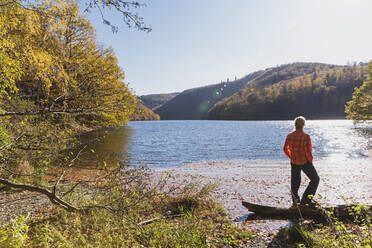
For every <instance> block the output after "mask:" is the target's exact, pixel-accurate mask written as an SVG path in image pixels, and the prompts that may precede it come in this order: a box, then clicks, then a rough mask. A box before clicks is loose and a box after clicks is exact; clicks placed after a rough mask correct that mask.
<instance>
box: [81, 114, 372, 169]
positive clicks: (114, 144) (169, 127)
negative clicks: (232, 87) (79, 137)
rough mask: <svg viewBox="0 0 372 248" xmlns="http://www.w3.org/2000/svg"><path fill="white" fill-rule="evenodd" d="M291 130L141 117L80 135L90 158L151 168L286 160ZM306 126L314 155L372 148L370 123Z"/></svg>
mask: <svg viewBox="0 0 372 248" xmlns="http://www.w3.org/2000/svg"><path fill="white" fill-rule="evenodd" d="M291 131H293V121H208V120H195V121H194V120H185V121H142V122H129V124H128V125H127V126H124V127H119V128H113V129H109V130H106V131H102V130H101V131H95V132H91V133H89V134H88V135H86V136H85V137H86V138H85V139H87V140H92V138H95V140H94V142H93V143H92V145H91V147H90V148H91V149H93V150H94V151H95V152H94V156H95V157H104V156H108V154H114V153H115V154H119V155H120V160H122V161H125V163H128V164H130V165H136V164H140V163H144V164H147V165H148V166H149V167H150V168H151V167H152V168H154V167H174V166H181V165H184V164H185V163H193V162H202V161H216V160H229V161H274V162H275V161H278V162H279V161H287V158H286V157H285V155H284V153H283V150H282V149H283V144H284V140H285V138H286V135H287V134H288V133H289V132H291ZM305 131H306V132H307V133H309V134H310V135H311V138H312V144H313V155H314V159H315V160H317V159H330V160H332V161H333V162H337V161H339V160H345V159H360V158H365V157H368V156H369V155H368V154H369V152H370V150H371V148H372V125H371V124H358V125H354V124H353V122H352V121H349V120H315V121H311V120H310V121H307V123H306V127H305ZM103 135H105V137H106V138H105V139H103V140H102V139H99V138H100V137H102V136H103ZM87 137H88V138H87ZM96 138H97V139H96Z"/></svg>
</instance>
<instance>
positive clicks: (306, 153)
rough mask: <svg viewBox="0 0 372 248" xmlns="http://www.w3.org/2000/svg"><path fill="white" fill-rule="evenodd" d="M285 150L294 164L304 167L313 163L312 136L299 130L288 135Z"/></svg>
mask: <svg viewBox="0 0 372 248" xmlns="http://www.w3.org/2000/svg"><path fill="white" fill-rule="evenodd" d="M283 150H284V153H285V155H287V157H288V158H290V159H291V163H293V164H296V165H304V164H306V163H307V162H313V155H312V153H311V152H312V146H311V139H310V135H308V134H307V133H305V132H304V131H303V130H300V129H297V130H296V131H294V132H292V133H290V134H288V136H287V138H286V140H285V144H284V148H283Z"/></svg>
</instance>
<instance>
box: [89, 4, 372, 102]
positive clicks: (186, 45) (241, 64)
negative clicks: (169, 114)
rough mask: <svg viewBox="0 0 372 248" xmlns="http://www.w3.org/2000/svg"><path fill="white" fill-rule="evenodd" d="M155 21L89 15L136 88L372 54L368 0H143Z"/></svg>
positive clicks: (178, 87)
mask: <svg viewBox="0 0 372 248" xmlns="http://www.w3.org/2000/svg"><path fill="white" fill-rule="evenodd" d="M140 2H142V3H146V4H147V7H144V8H140V9H138V10H137V12H138V13H139V14H140V15H141V16H143V17H144V19H145V22H146V23H148V24H151V25H152V27H153V31H152V32H151V33H144V32H140V31H136V30H135V29H128V28H127V27H126V26H125V25H124V24H123V23H122V21H121V19H120V15H118V14H116V13H114V12H109V11H106V12H105V13H104V15H105V18H106V19H108V20H109V21H111V22H112V23H114V24H116V25H118V26H119V32H118V33H116V34H113V33H112V32H111V29H110V28H109V27H108V26H107V25H103V24H102V19H101V17H100V15H99V14H98V13H97V12H93V13H92V14H91V15H89V18H90V19H91V21H92V24H93V26H94V27H95V28H96V32H97V39H98V41H99V42H100V43H103V44H104V45H106V46H111V47H113V49H114V51H115V53H116V56H117V57H118V60H119V64H120V66H121V67H122V68H123V70H124V71H125V73H126V82H129V86H130V87H131V88H132V89H133V90H134V92H135V93H136V94H137V95H143V94H153V93H168V92H177V91H183V90H185V89H189V88H193V87H199V86H204V85H208V84H214V83H218V82H220V81H221V80H226V79H227V78H230V80H231V79H234V78H235V76H236V77H238V78H240V77H243V76H245V75H247V74H249V73H250V72H253V71H256V70H259V69H265V68H267V67H272V66H276V65H280V64H285V63H291V62H296V61H304V62H323V63H332V64H346V63H347V62H352V61H364V62H366V61H369V60H371V59H372V32H371V31H370V29H371V24H372V14H371V13H372V1H370V0H146V1H140Z"/></svg>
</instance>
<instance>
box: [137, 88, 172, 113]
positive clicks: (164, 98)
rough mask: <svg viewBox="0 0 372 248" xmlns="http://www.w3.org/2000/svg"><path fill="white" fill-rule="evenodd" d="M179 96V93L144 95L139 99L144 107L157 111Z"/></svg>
mask: <svg viewBox="0 0 372 248" xmlns="http://www.w3.org/2000/svg"><path fill="white" fill-rule="evenodd" d="M178 94H179V93H178V92H175V93H168V94H151V95H143V96H140V97H139V100H140V101H141V103H142V104H143V105H144V106H146V107H148V108H149V109H152V110H155V109H157V108H159V107H160V106H161V105H163V104H164V103H166V102H168V101H169V100H170V99H172V98H173V97H175V96H177V95H178Z"/></svg>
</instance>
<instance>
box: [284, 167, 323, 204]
mask: <svg viewBox="0 0 372 248" xmlns="http://www.w3.org/2000/svg"><path fill="white" fill-rule="evenodd" d="M301 170H302V171H303V172H304V173H305V174H306V176H307V177H308V178H309V179H310V183H309V185H308V186H307V188H306V190H305V192H304V194H303V195H302V199H301V201H300V197H299V196H298V189H299V188H300V184H301ZM318 185H319V176H318V173H317V172H316V170H315V168H314V165H313V163H310V162H307V163H306V164H304V165H296V164H292V163H291V193H292V200H293V203H301V204H307V203H311V200H310V198H309V195H312V196H314V195H315V192H316V190H317V188H318Z"/></svg>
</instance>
